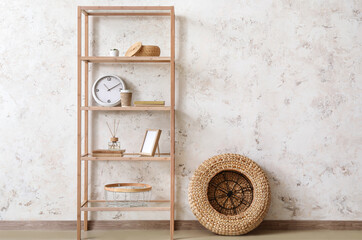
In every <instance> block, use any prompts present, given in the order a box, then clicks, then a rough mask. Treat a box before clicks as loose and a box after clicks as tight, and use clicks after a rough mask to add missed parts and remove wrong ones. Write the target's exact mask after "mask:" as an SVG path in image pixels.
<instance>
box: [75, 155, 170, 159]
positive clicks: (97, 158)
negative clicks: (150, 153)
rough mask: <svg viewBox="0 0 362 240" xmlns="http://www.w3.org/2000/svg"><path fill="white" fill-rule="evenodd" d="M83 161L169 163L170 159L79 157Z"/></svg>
mask: <svg viewBox="0 0 362 240" xmlns="http://www.w3.org/2000/svg"><path fill="white" fill-rule="evenodd" d="M81 159H82V160H83V161H170V160H171V157H156V156H155V157H128V156H123V157H103V156H102V157H95V156H93V155H92V154H88V155H86V156H84V157H81Z"/></svg>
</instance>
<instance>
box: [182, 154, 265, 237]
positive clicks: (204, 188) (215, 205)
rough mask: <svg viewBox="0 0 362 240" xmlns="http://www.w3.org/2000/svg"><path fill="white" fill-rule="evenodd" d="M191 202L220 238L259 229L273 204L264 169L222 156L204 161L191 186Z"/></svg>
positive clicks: (240, 158)
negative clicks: (271, 203)
mask: <svg viewBox="0 0 362 240" xmlns="http://www.w3.org/2000/svg"><path fill="white" fill-rule="evenodd" d="M189 203H190V206H191V210H192V212H193V213H194V214H195V216H196V218H197V219H198V220H199V222H200V223H201V224H202V225H203V226H204V227H206V228H207V229H209V230H211V231H212V232H214V233H217V234H220V235H241V234H245V233H247V232H249V231H251V230H253V229H254V228H256V227H257V226H258V225H259V224H260V223H261V222H262V221H263V219H264V217H265V215H266V214H267V212H268V209H269V205H270V187H269V182H268V179H267V177H266V175H265V173H264V172H263V170H262V169H261V168H260V167H259V166H258V165H257V164H256V163H255V162H253V161H252V160H250V159H249V158H247V157H245V156H242V155H238V154H222V155H217V156H214V157H212V158H210V159H208V160H206V161H205V162H203V163H202V164H201V165H200V166H199V167H198V168H197V170H196V171H195V173H194V176H193V177H192V179H191V182H190V185H189Z"/></svg>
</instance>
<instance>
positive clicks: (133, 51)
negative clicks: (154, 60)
mask: <svg viewBox="0 0 362 240" xmlns="http://www.w3.org/2000/svg"><path fill="white" fill-rule="evenodd" d="M160 54H161V49H160V48H159V47H158V46H152V45H142V43H141V42H136V43H135V44H133V45H132V46H131V47H130V48H128V50H127V52H126V54H125V56H126V57H133V56H138V57H141V56H143V57H146V56H148V57H159V56H160Z"/></svg>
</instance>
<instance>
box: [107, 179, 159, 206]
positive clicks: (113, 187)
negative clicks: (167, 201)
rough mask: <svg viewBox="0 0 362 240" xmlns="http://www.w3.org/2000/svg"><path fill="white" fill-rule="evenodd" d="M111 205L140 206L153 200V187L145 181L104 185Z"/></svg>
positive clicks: (108, 202)
mask: <svg viewBox="0 0 362 240" xmlns="http://www.w3.org/2000/svg"><path fill="white" fill-rule="evenodd" d="M104 190H105V195H106V201H107V204H108V205H110V206H118V207H119V206H120V207H126V206H127V207H140V206H146V204H147V202H149V201H150V200H151V190H152V187H151V186H150V185H148V184H145V183H112V184H107V185H105V186H104Z"/></svg>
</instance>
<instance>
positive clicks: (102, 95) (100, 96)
mask: <svg viewBox="0 0 362 240" xmlns="http://www.w3.org/2000/svg"><path fill="white" fill-rule="evenodd" d="M123 89H126V85H125V84H124V82H123V80H122V79H121V78H120V77H118V76H114V75H108V76H103V77H101V78H99V79H98V80H97V81H95V82H94V84H93V88H92V95H93V98H94V100H95V101H96V102H97V103H98V104H99V105H102V106H105V107H114V106H117V105H118V104H120V103H121V90H123Z"/></svg>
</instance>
